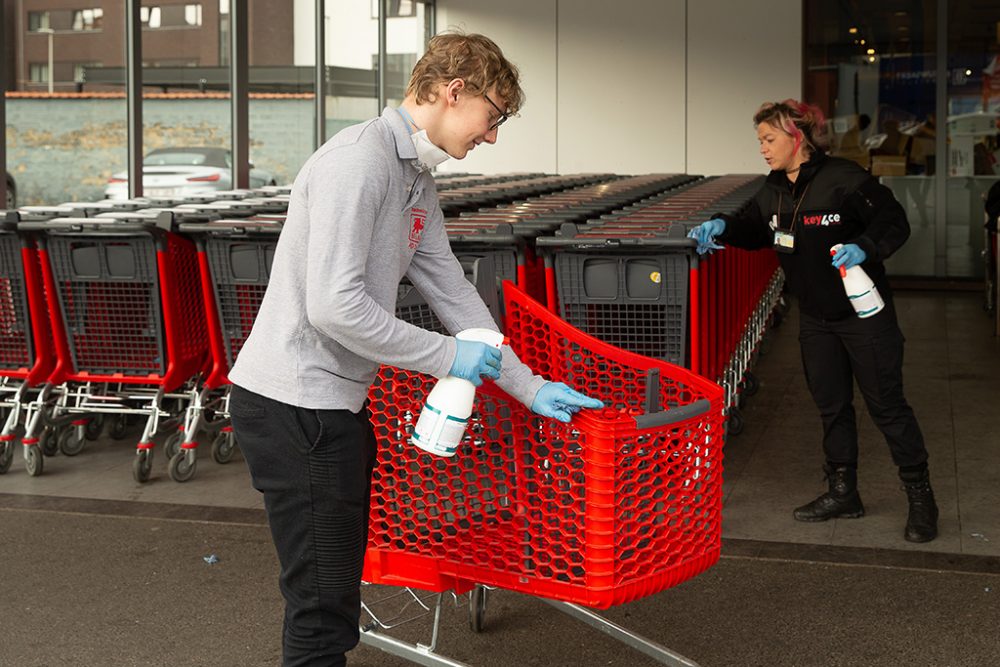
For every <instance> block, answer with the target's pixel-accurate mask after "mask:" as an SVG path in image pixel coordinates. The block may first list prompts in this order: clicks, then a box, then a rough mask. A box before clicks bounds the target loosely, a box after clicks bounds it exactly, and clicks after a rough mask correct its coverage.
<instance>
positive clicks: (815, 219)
mask: <svg viewBox="0 0 1000 667" xmlns="http://www.w3.org/2000/svg"><path fill="white" fill-rule="evenodd" d="M802 224H804V225H805V226H806V227H816V226H821V227H829V226H830V225H839V224H840V214H839V213H824V214H822V215H804V216H802Z"/></svg>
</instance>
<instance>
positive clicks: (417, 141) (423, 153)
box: [410, 130, 451, 170]
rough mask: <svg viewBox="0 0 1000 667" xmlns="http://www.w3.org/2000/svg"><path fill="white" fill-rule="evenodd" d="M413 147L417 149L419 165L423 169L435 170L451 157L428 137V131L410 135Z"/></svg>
mask: <svg viewBox="0 0 1000 667" xmlns="http://www.w3.org/2000/svg"><path fill="white" fill-rule="evenodd" d="M410 139H411V140H412V141H413V147H414V148H416V149H417V163H418V164H419V165H420V168H421V169H424V170H427V169H433V168H434V167H436V166H438V165H439V164H441V163H442V162H444V161H445V160H447V159H448V158H450V157H451V156H450V155H448V153H446V152H445V151H444V150H443V149H441V148H438V146H437V145H435V144H434V142H432V141H431V140H430V138H429V137H428V136H427V130H420V131H419V132H414V133H413V134H411V135H410Z"/></svg>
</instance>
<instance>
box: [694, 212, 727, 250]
mask: <svg viewBox="0 0 1000 667" xmlns="http://www.w3.org/2000/svg"><path fill="white" fill-rule="evenodd" d="M724 231H726V221H725V220H720V219H719V218H712V219H711V220H709V221H707V222H703V223H701V224H700V225H698V226H697V227H695V228H694V229H692V230H691V231H689V232H688V238H691V239H694V240H695V241H697V242H698V254H699V255H704V254H705V253H706V252H712V251H713V250H722V248H723V247H724V246H721V245H719V244H718V243H716V242H715V237H716V236H718V235H719V234H721V233H722V232H724Z"/></svg>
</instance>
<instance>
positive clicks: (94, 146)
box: [5, 0, 127, 205]
mask: <svg viewBox="0 0 1000 667" xmlns="http://www.w3.org/2000/svg"><path fill="white" fill-rule="evenodd" d="M5 4H6V5H7V6H8V7H9V6H11V5H16V6H17V7H18V11H20V12H21V13H20V15H18V16H12V17H11V18H12V20H11V21H9V22H7V23H6V26H7V28H8V30H9V31H12V32H11V34H10V37H11V41H12V42H13V43H15V44H17V45H18V48H17V49H14V50H11V52H10V54H9V55H10V57H11V58H12V59H13V60H12V61H11V62H9V63H8V65H9V66H10V69H11V76H10V77H8V86H9V89H10V90H11V91H17V92H18V93H19V94H18V95H16V96H10V97H8V98H7V100H6V109H5V110H6V119H7V127H6V136H7V170H8V171H9V172H10V174H11V175H12V176H13V178H14V180H15V182H16V187H17V203H18V205H32V204H60V203H62V202H74V201H75V202H88V201H95V200H99V199H103V198H104V196H105V191H106V189H107V186H108V181H109V179H110V178H111V177H112V175H113V174H115V173H119V172H121V171H122V170H124V169H125V164H126V159H125V156H126V152H127V147H126V144H127V138H126V137H127V135H126V129H125V128H126V106H125V89H124V85H123V82H124V72H123V71H122V69H121V67H122V60H123V57H122V51H123V41H124V35H120V36H118V35H108V34H101V32H100V31H103V30H105V29H106V27H107V26H106V25H105V23H104V18H105V11H106V10H107V11H111V9H112V8H113V7H118V10H117V11H121V7H122V5H123V3H121V2H118V3H115V4H112V3H106V2H103V1H101V0H79V1H73V2H69V1H68V0H66V1H62V2H45V3H43V2H37V1H33V2H19V3H5ZM40 6H42V7H48V6H53V7H61V8H53V9H45V10H37V8H38V7H40ZM115 25H116V26H117V27H116V28H115V29H116V30H121V25H122V23H121V22H120V21H118V22H116V23H115ZM18 30H20V31H21V33H20V34H18V33H17V31H18ZM50 30H51V32H49V31H50ZM40 31H42V32H40ZM50 86H51V89H52V91H53V92H54V93H55V96H50V95H49V88H50ZM95 93H96V94H95Z"/></svg>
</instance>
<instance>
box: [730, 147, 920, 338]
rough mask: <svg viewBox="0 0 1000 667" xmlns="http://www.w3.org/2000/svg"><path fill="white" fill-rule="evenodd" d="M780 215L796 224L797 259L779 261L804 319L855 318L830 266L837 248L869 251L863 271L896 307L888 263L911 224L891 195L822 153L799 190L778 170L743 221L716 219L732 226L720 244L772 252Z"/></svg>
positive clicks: (785, 224)
mask: <svg viewBox="0 0 1000 667" xmlns="http://www.w3.org/2000/svg"><path fill="white" fill-rule="evenodd" d="M803 193H804V196H803ZM779 201H780V205H781V210H780V212H779V210H778V206H779ZM796 208H797V213H796V216H795V220H794V221H793V220H792V212H793V211H794V210H796ZM779 213H780V215H779V219H780V226H781V228H782V229H785V230H787V229H789V227H790V226H791V225H792V224H793V222H794V230H795V252H794V253H793V254H787V253H780V252H779V253H778V259H779V260H780V262H781V268H782V269H784V271H785V277H786V279H787V284H788V289H789V291H790V292H791V293H792V294H794V295H796V296H797V297H798V299H799V307H800V308H801V309H802V312H804V313H807V314H809V315H812V316H813V317H818V318H821V319H825V320H838V319H842V318H844V317H848V316H851V315H853V314H854V309H853V308H852V307H851V304H850V301H849V300H848V299H847V294H846V292H845V291H844V285H843V282H842V281H841V279H840V273H839V272H838V271H837V269H835V268H834V267H833V265H832V264H831V263H830V260H831V257H830V247H831V246H833V245H835V244H837V243H843V244H847V243H856V244H857V245H858V246H860V247H861V249H862V250H864V251H865V254H866V255H867V256H868V257H867V259H866V260H865V261H864V263H863V264H862V265H861V266H862V268H863V269H864V270H865V271H866V272H867V273H868V275H869V276H871V278H872V280H873V281H874V282H875V286H876V287H877V288H878V291H879V293H880V294H881V295H882V298H883V299H884V300H885V301H886V303H887V304H888V303H889V302H890V301H891V299H892V295H891V292H890V290H889V283H888V280H887V279H886V277H885V267H884V266H883V265H882V262H884V261H885V260H886V258H888V257H889V256H890V255H892V253H894V252H896V250H898V249H899V248H900V246H902V245H903V243H904V242H905V241H906V239H907V238H909V236H910V224H909V222H907V220H906V213H905V212H904V211H903V207H902V206H900V205H899V202H897V201H896V198H895V197H894V196H893V194H892V192H891V191H890V190H889V188H887V187H885V186H884V185H882V184H881V183H879V182H878V180H877V179H875V178H874V177H873V176H872V175H871V174H869V173H868V172H867V171H865V170H864V169H862V168H861V167H860V166H858V165H857V164H855V163H854V162H851V161H849V160H844V159H841V158H836V157H829V156H827V155H825V154H823V153H816V154H814V155H813V156H812V157H811V158H810V159H809V161H808V162H806V163H804V164H803V165H802V168H801V169H800V171H799V177H798V179H797V180H796V181H795V183H790V182H789V181H788V177H787V176H786V175H785V172H784V171H772V172H771V173H770V174H769V175H768V177H767V180H766V181H765V182H764V186H763V187H762V188H761V189H760V191H759V192H757V194H756V195H754V197H753V199H752V200H751V201H750V204H749V205H748V206H747V208H746V209H745V210H744V211H743V213H742V214H740V215H738V216H727V215H719V216H717V217H720V218H722V219H724V220H725V221H726V231H725V232H723V234H721V235H720V236H719V240H720V241H721V242H723V243H728V244H730V245H734V246H736V247H739V248H746V249H748V250H753V249H757V248H770V247H772V246H773V243H774V230H773V228H772V216H774V215H776V214H779Z"/></svg>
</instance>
